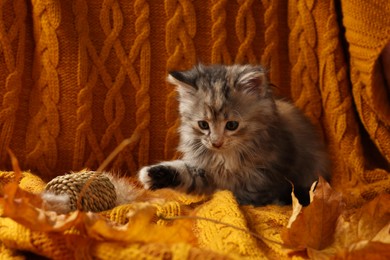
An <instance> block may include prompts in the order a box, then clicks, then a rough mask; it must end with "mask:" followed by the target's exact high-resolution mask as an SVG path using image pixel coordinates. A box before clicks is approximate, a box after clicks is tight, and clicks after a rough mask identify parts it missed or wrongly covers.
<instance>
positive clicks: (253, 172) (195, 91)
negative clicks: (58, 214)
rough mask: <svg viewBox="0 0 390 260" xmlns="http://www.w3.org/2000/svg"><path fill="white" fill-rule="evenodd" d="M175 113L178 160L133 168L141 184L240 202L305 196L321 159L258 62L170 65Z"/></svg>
mask: <svg viewBox="0 0 390 260" xmlns="http://www.w3.org/2000/svg"><path fill="white" fill-rule="evenodd" d="M168 82H170V83H171V84H173V85H176V87H177V91H178V98H179V112H180V116H181V126H180V128H179V132H180V144H179V151H180V152H181V153H182V154H183V156H182V159H181V160H175V161H167V162H162V163H159V164H156V165H153V166H147V167H144V168H142V169H141V170H140V172H139V180H140V181H141V182H142V183H143V185H144V187H145V188H146V189H152V190H154V189H160V188H174V189H177V190H181V191H184V192H187V193H196V194H210V193H212V192H214V191H215V190H217V189H227V190H230V191H232V192H233V193H234V195H235V197H236V198H237V200H238V202H239V203H240V204H252V205H256V206H259V205H265V204H270V203H277V204H287V203H291V190H292V183H293V185H294V191H295V195H296V196H297V198H298V199H299V200H300V202H301V203H302V204H304V205H307V204H308V203H309V195H308V191H309V189H310V186H311V185H312V183H313V182H314V181H316V180H317V179H318V175H319V174H321V175H323V176H324V177H325V178H326V179H328V177H329V175H328V160H327V156H326V153H325V150H324V147H323V145H322V144H321V142H320V141H319V138H318V137H317V135H316V134H315V131H314V128H313V126H312V125H311V124H310V123H309V121H308V120H307V119H306V118H305V117H304V116H303V114H302V113H301V112H300V111H298V109H297V108H295V107H294V106H293V105H292V104H290V103H289V102H286V101H283V100H280V99H275V98H274V97H273V95H272V91H271V87H270V85H269V83H268V81H267V78H266V74H265V71H264V68H263V67H261V66H251V65H233V66H224V65H211V66H205V65H202V64H199V65H197V66H195V67H194V68H193V69H191V70H189V71H174V72H171V73H170V74H169V76H168Z"/></svg>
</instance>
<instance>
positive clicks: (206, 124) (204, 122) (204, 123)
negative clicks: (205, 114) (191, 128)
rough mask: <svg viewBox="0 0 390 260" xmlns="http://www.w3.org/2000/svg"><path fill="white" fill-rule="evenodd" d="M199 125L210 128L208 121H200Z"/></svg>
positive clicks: (206, 128)
mask: <svg viewBox="0 0 390 260" xmlns="http://www.w3.org/2000/svg"><path fill="white" fill-rule="evenodd" d="M198 126H199V128H200V129H202V130H208V129H209V128H210V127H209V123H207V122H206V121H198Z"/></svg>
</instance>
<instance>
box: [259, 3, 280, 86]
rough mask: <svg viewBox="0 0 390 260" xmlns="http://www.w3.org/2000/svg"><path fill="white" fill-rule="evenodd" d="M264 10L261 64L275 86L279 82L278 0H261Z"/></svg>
mask: <svg viewBox="0 0 390 260" xmlns="http://www.w3.org/2000/svg"><path fill="white" fill-rule="evenodd" d="M262 2H263V6H264V9H265V12H264V27H265V32H264V41H265V49H264V53H263V55H262V56H261V64H262V65H263V66H265V67H266V68H267V69H268V70H269V71H270V73H269V78H270V81H271V82H272V83H274V84H276V85H277V86H278V85H279V84H280V79H279V77H278V76H280V74H279V70H280V67H279V52H278V47H279V32H278V30H279V28H278V21H279V16H278V7H279V1H278V0H276V1H269V0H263V1H262Z"/></svg>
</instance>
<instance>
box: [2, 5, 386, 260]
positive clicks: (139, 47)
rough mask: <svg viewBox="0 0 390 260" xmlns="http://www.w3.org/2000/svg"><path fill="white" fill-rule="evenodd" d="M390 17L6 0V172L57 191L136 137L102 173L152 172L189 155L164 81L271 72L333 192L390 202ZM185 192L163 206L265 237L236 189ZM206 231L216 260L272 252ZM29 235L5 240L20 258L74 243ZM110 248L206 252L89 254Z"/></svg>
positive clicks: (380, 11)
mask: <svg viewBox="0 0 390 260" xmlns="http://www.w3.org/2000/svg"><path fill="white" fill-rule="evenodd" d="M389 17H390V3H389V1H387V0H372V1H364V0H345V1H341V4H339V3H338V1H313V0H291V1H280V0H277V1H268V0H262V1H253V0H236V1H226V0H213V1H190V0H164V1H147V0H136V1H125V0H100V1H96V0H73V1H64V0H47V1H42V0H33V1H22V0H14V1H5V2H4V3H3V4H2V5H1V6H0V169H1V170H11V168H12V167H11V164H10V160H9V156H8V154H7V148H10V149H11V150H12V151H13V152H14V153H15V154H16V157H17V158H18V160H19V163H20V165H21V168H22V169H24V170H31V172H33V173H36V174H37V175H39V176H40V177H41V178H42V179H43V180H44V181H49V180H51V179H53V178H54V177H56V176H58V175H63V174H64V173H66V172H70V171H79V170H81V169H85V168H89V169H97V168H98V167H99V166H100V165H101V164H102V163H103V161H104V160H105V159H106V158H107V156H108V155H109V154H110V153H111V152H112V151H113V150H114V149H115V147H117V146H118V145H119V144H120V143H121V142H122V141H123V140H124V139H126V138H129V139H130V144H129V145H128V146H127V147H126V148H125V149H124V150H122V152H121V153H120V154H119V155H118V156H117V157H116V158H114V160H113V161H112V162H111V164H110V165H109V166H108V167H107V168H106V169H105V170H107V171H111V170H112V171H114V172H118V171H119V172H121V173H123V174H126V175H128V176H135V174H136V172H137V170H138V169H139V168H140V167H142V166H144V165H147V164H152V163H156V162H159V161H162V160H170V159H173V158H176V157H178V156H179V154H177V153H176V146H177V143H178V135H177V127H178V125H179V120H178V113H177V101H176V92H175V90H174V89H173V87H172V86H170V85H168V84H167V83H166V81H165V78H166V76H167V72H168V71H170V70H182V69H189V68H190V67H192V66H193V65H194V64H195V63H197V62H203V63H226V64H232V63H256V64H257V63H262V64H263V65H264V66H265V67H266V69H267V71H268V72H269V78H270V80H271V82H272V83H273V84H274V85H276V87H275V92H276V93H277V94H280V95H283V96H286V97H287V98H289V99H291V100H292V101H293V102H294V103H295V104H296V105H297V106H298V107H299V108H301V109H302V111H303V112H304V113H305V114H306V115H307V116H308V117H309V118H310V120H311V121H312V122H313V123H314V124H315V126H316V128H317V129H318V131H319V133H320V135H321V137H322V138H323V140H324V141H325V142H326V144H327V147H328V151H329V155H330V158H331V163H332V182H331V184H332V186H333V187H334V188H335V189H337V190H339V191H341V192H342V193H343V196H344V197H345V199H346V201H347V204H348V206H349V207H355V206H359V205H361V204H362V203H364V202H365V201H367V200H371V199H372V198H374V197H375V196H377V195H378V194H380V193H385V192H387V193H389V192H390V177H389V176H390V175H389V162H390V142H389V140H390V131H389V129H390V125H389V124H390V123H389V122H390V102H389V101H390V100H389V95H388V93H389V91H390V88H389V83H388V82H386V81H385V80H384V78H383V70H385V69H387V70H388V69H389V68H382V64H381V62H380V57H381V56H380V55H381V53H382V50H383V49H384V48H385V46H386V45H387V44H389V42H390V31H389V30H390V29H389V28H390V20H389ZM24 175H25V176H29V175H31V173H28V172H26V173H25V174H24ZM4 176H8V177H4V178H3V179H1V180H0V184H3V182H7V181H9V178H10V175H9V174H8V175H7V174H5V175H4ZM22 182H23V183H21V185H23V186H24V187H27V189H28V190H31V191H36V190H37V189H38V188H37V187H41V185H44V182H43V181H42V180H40V179H39V181H37V179H36V178H24V179H23V180H22ZM166 195H167V194H166V193H162V195H161V196H166ZM175 196H176V197H175V198H174V199H172V201H173V202H172V203H173V204H172V203H171V204H169V205H170V206H169V207H168V206H167V207H164V210H166V211H164V212H166V213H167V212H169V214H170V215H172V216H176V215H178V214H179V211H178V210H179V209H180V210H181V211H182V210H184V209H183V207H182V206H181V205H182V204H185V205H186V206H189V207H191V205H193V204H192V203H195V204H196V205H198V204H197V203H199V205H201V206H202V207H203V206H204V208H203V210H204V211H202V208H201V209H199V212H200V213H201V215H207V214H209V213H207V212H213V213H212V214H213V215H215V216H219V217H220V218H223V216H224V215H225V214H232V215H234V216H235V218H232V219H230V220H226V221H227V222H229V223H231V224H234V225H236V226H240V227H243V228H245V227H246V226H248V225H250V228H251V230H252V231H253V230H256V232H260V231H261V230H263V229H262V228H263V226H262V225H263V224H262V223H263V222H262V221H260V220H259V216H258V214H257V213H258V212H256V209H245V211H244V212H241V211H238V210H237V208H238V207H237V205H236V204H235V202H234V200H233V199H232V198H231V197H229V196H230V195H228V194H227V193H223V192H222V193H218V195H216V197H215V200H216V201H220V200H222V201H224V203H223V204H221V205H222V206H221V207H219V206H218V205H217V204H218V203H217V202H213V201H210V202H209V203H208V204H205V205H203V204H202V201H201V200H200V199H199V200H196V201H192V197H190V196H184V195H183V197H179V195H178V194H176V193H175ZM178 201H180V203H181V204H180V203H179V202H178ZM175 203H179V204H175ZM213 203H214V204H213ZM206 208H207V209H208V208H209V209H208V210H205V209H206ZM126 210H128V208H126V206H123V207H122V206H121V207H118V208H115V209H113V210H112V211H110V213H107V214H108V215H107V216H108V217H109V218H112V219H113V221H118V222H122V223H123V222H125V221H126V213H127V211H126ZM161 210H162V209H161ZM260 211H262V209H260ZM272 211H276V212H278V209H274V208H272V209H267V210H266V212H267V214H269V215H267V214H266V215H267V216H269V218H270V219H273V218H277V219H279V220H281V219H283V221H284V217H285V215H283V214H279V215H277V216H275V215H272V213H270V212H272ZM263 213H264V212H263ZM110 214H113V215H110ZM167 214H168V213H167ZM114 215H115V217H114ZM283 221H279V222H272V221H270V223H271V222H272V223H278V225H276V226H273V227H275V228H276V227H279V226H280V225H283V223H285V222H283ZM162 222H163V221H162ZM267 223H268V222H267ZM281 223H282V224H281ZM7 225H8V222H7ZM10 225H11V224H10ZM196 227H197V228H196V229H197V230H196V233H197V234H198V238H199V239H200V241H201V244H202V245H204V246H206V245H207V250H209V251H207V252H211V251H212V252H213V253H215V254H216V255H218V256H219V255H220V254H225V253H226V252H227V251H228V252H233V253H234V252H236V253H237V255H238V254H244V255H246V256H250V257H254V258H255V257H259V256H262V254H264V251H263V250H258V248H256V246H259V243H257V244H255V243H254V242H253V240H251V237H249V236H247V234H246V233H245V232H244V233H242V232H241V233H240V232H238V233H237V234H235V238H234V239H232V240H235V239H237V240H239V241H241V242H240V243H238V242H236V241H230V240H226V238H225V237H222V236H221V237H220V239H221V241H220V242H215V243H214V242H211V241H212V239H213V238H215V237H217V236H218V235H222V234H225V235H226V234H227V233H224V232H222V231H221V232H220V228H218V227H217V228H215V229H212V228H211V227H207V224H205V223H204V222H202V221H199V222H198V224H197V226H196ZM18 228H21V227H18ZM21 229H22V228H21ZM206 230H208V231H206ZM265 230H267V229H265ZM203 231H204V232H206V233H202V232H203ZM23 232H24V233H23V234H25V235H24V236H25V237H20V238H17V239H15V238H14V237H12V239H11V240H9V241H14V240H16V241H20V243H17V245H18V247H19V246H20V247H19V248H20V249H25V248H28V249H29V250H30V249H31V247H32V244H31V243H33V242H31V241H40V242H39V243H42V244H41V245H40V246H41V247H39V246H38V245H34V246H33V247H34V248H38V247H39V248H40V249H39V250H41V249H42V248H43V247H45V246H46V244H50V245H51V246H53V243H54V244H55V242H52V240H51V239H54V240H55V239H58V240H55V241H61V242H63V244H65V242H64V241H63V238H61V237H60V236H58V237H55V238H54V237H51V236H53V235H47V234H35V233H34V232H32V233H31V232H30V231H26V230H24V231H23ZM26 234H27V235H26ZM32 234H34V236H35V237H34V239H32V237H31V236H33V235H32ZM38 237H40V239H38ZM42 241H43V242H42ZM49 241H50V242H49ZM227 241H229V242H227ZM243 241H244V242H243ZM68 242H69V241H68ZM12 243H13V242H12ZM34 243H35V242H34ZM37 243H38V242H37ZM69 243H70V242H69ZM218 243H221V244H218ZM9 244H11V242H9ZM42 245H44V246H42ZM243 245H247V247H245V248H239V247H240V246H243ZM261 245H262V246H266V248H271V249H272V250H268V251H267V252H269V253H272V254H273V256H274V257H276V258H277V256H278V255H279V254H280V252H279V251H278V248H277V247H276V246H275V245H274V244H266V243H264V244H261ZM35 246H38V247H35ZM111 246H112V248H117V249H121V250H124V251H126V252H128V253H129V254H132V255H134V256H135V257H144V256H146V255H150V254H153V253H155V252H157V251H158V252H159V253H162V254H166V255H167V256H178V257H179V256H180V258H181V256H194V257H196V256H198V255H201V254H202V253H204V251H202V250H204V248H201V249H199V248H194V247H191V246H188V244H186V243H184V244H175V245H174V246H171V245H166V244H164V245H161V244H160V245H157V244H147V245H132V246H131V247H123V246H119V245H115V246H114V245H112V244H111V243H106V244H99V245H91V247H90V248H93V250H95V251H94V254H95V255H100V254H105V256H107V258H108V257H111V258H112V257H113V256H115V255H113V254H111V255H110V253H107V254H106V253H105V250H106V249H107V248H110V247H111ZM209 246H210V247H209ZM7 250H8V249H7ZM37 250H38V249H32V250H31V251H33V252H36V251H37ZM39 250H38V251H39ZM45 250H46V249H45ZM53 250H54V251H55V250H58V252H59V253H58V255H61V254H62V253H63V252H61V250H62V249H61V248H60V249H53ZM205 250H206V249H205ZM210 250H211V251H210ZM225 250H226V251H225ZM39 252H41V251H39ZM110 252H111V251H110ZM179 252H180V254H179ZM238 252H239V253H238ZM81 253H83V252H80V254H81ZM84 253H85V252H84ZM88 253H90V252H88ZM3 254H8V255H9V254H12V252H10V251H9V250H8V251H4V253H3ZM49 255H50V256H53V255H52V254H49ZM64 255H65V254H64ZM202 256H203V255H202ZM210 257H212V254H210Z"/></svg>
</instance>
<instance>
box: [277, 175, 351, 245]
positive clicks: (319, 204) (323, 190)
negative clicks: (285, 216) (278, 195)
mask: <svg viewBox="0 0 390 260" xmlns="http://www.w3.org/2000/svg"><path fill="white" fill-rule="evenodd" d="M343 205H344V203H343V201H342V197H341V193H339V192H336V191H334V190H333V189H332V188H331V187H330V185H329V184H328V183H327V182H326V181H325V180H324V179H323V178H321V177H320V179H319V182H318V185H317V187H316V190H315V192H314V196H313V201H312V202H311V203H310V205H309V206H307V207H305V208H303V209H302V212H301V213H300V214H299V215H298V216H297V217H296V220H295V221H294V222H292V224H291V227H290V228H287V229H285V230H284V231H283V232H282V234H281V235H282V239H283V241H284V242H285V245H286V246H288V247H292V248H295V249H297V250H302V249H305V248H313V249H316V250H321V249H323V248H325V247H326V246H328V245H330V244H331V243H332V241H333V236H334V231H335V228H336V221H337V219H338V217H339V216H340V213H341V212H342V210H343Z"/></svg>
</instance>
